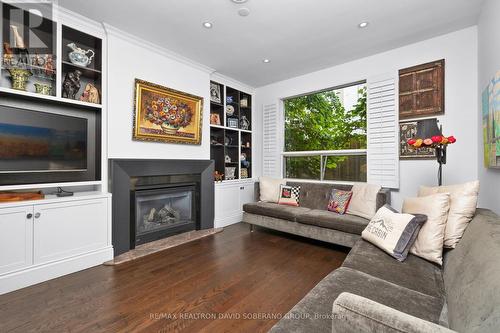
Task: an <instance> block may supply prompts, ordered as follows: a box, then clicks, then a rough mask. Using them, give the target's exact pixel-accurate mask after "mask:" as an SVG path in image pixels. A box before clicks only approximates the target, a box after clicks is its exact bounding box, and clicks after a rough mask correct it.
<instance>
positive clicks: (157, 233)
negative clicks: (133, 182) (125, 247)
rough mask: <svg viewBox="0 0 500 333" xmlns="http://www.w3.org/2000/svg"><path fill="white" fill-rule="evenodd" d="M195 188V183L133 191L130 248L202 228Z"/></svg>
mask: <svg viewBox="0 0 500 333" xmlns="http://www.w3.org/2000/svg"><path fill="white" fill-rule="evenodd" d="M196 188H197V187H196V184H195V183H193V184H177V185H176V184H172V185H168V186H166V187H161V188H144V189H136V190H135V191H133V193H132V195H131V199H132V201H133V202H131V208H132V214H131V217H132V218H131V219H130V223H131V225H130V230H131V233H130V236H131V239H130V248H132V249H133V248H135V246H136V245H139V244H143V243H147V242H152V241H155V240H158V239H161V238H165V237H168V236H172V235H175V234H178V233H182V232H186V231H191V230H196V229H199V227H198V226H197V202H196V199H197V195H196Z"/></svg>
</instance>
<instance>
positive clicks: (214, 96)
mask: <svg viewBox="0 0 500 333" xmlns="http://www.w3.org/2000/svg"><path fill="white" fill-rule="evenodd" d="M210 101H211V102H214V103H219V104H220V103H222V97H221V93H220V85H219V84H217V83H215V82H210Z"/></svg>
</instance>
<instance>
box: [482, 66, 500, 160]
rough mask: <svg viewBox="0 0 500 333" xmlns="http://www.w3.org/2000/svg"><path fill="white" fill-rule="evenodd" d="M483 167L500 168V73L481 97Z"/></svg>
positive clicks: (499, 72)
mask: <svg viewBox="0 0 500 333" xmlns="http://www.w3.org/2000/svg"><path fill="white" fill-rule="evenodd" d="M482 118H483V145H484V166H485V167H486V168H500V71H498V72H497V73H496V75H495V77H494V78H493V79H492V80H491V82H490V84H489V85H488V87H486V89H485V90H484V91H483V95H482Z"/></svg>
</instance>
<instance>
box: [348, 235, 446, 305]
mask: <svg viewBox="0 0 500 333" xmlns="http://www.w3.org/2000/svg"><path fill="white" fill-rule="evenodd" d="M342 267H348V268H352V269H355V270H358V271H361V272H364V273H366V274H369V275H371V276H374V277H377V278H379V279H382V280H386V281H388V282H391V283H394V284H397V285H398V286H401V287H405V288H408V289H411V290H413V291H418V292H420V293H423V294H426V295H429V296H433V297H438V298H443V297H444V286H443V277H442V273H441V269H440V267H439V266H437V265H436V264H433V263H431V262H428V261H426V260H425V259H422V258H420V257H417V256H415V255H412V254H410V255H408V257H407V258H406V260H405V261H404V262H399V261H396V260H394V259H393V258H392V257H391V256H389V255H388V254H386V253H384V252H382V251H381V250H379V249H378V248H377V247H376V246H375V245H373V244H370V243H369V242H367V241H365V240H362V239H361V240H359V241H357V242H356V244H355V245H354V247H353V248H352V249H351V252H349V255H348V256H347V258H346V260H345V261H344V263H343V264H342Z"/></svg>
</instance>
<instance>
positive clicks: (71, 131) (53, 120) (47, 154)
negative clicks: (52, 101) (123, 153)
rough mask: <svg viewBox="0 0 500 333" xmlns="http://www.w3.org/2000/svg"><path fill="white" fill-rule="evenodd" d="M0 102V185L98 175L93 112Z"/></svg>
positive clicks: (97, 137)
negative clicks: (33, 107)
mask: <svg viewBox="0 0 500 333" xmlns="http://www.w3.org/2000/svg"><path fill="white" fill-rule="evenodd" d="M50 111H55V112H47V111H41V110H32V109H24V108H19V107H13V106H5V105H0V185H15V184H36V183H59V182H79V181H92V180H97V179H98V178H99V170H98V169H100V168H99V163H98V161H99V160H100V157H99V155H98V154H100V153H99V152H100V150H99V142H100V139H99V132H100V131H99V130H98V128H99V122H98V121H97V120H98V119H97V117H96V115H95V113H94V112H89V111H83V110H76V109H73V108H67V107H62V106H59V105H58V106H51V108H50Z"/></svg>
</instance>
